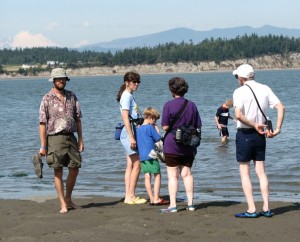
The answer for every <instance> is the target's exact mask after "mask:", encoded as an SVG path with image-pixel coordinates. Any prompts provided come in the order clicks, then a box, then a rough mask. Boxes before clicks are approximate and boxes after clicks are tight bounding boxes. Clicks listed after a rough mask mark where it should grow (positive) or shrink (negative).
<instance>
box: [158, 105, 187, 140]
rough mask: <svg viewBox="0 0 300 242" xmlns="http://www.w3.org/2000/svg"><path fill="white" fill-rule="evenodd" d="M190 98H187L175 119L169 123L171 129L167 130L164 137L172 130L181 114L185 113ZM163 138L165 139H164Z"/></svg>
mask: <svg viewBox="0 0 300 242" xmlns="http://www.w3.org/2000/svg"><path fill="white" fill-rule="evenodd" d="M188 102H189V100H187V99H185V101H184V103H183V105H182V107H181V108H180V110H179V111H178V112H177V113H176V115H175V117H174V119H173V121H172V122H171V123H170V125H169V129H168V130H167V132H166V133H165V135H164V139H165V138H166V137H167V135H168V134H169V133H170V132H171V131H172V129H173V126H174V124H175V123H176V122H177V121H178V119H179V118H180V116H181V114H182V113H183V111H184V109H185V108H186V106H187V104H188ZM164 139H163V141H164Z"/></svg>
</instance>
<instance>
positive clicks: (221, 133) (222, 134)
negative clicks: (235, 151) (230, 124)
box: [220, 127, 229, 137]
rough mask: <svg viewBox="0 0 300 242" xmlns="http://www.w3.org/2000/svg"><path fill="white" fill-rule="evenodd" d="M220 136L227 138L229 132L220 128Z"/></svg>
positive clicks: (224, 128)
mask: <svg viewBox="0 0 300 242" xmlns="http://www.w3.org/2000/svg"><path fill="white" fill-rule="evenodd" d="M220 136H228V137H229V132H228V128H227V127H222V129H221V130H220Z"/></svg>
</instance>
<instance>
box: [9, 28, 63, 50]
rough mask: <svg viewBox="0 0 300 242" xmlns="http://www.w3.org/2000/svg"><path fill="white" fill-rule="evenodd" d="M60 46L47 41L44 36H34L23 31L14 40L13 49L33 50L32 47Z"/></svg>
mask: <svg viewBox="0 0 300 242" xmlns="http://www.w3.org/2000/svg"><path fill="white" fill-rule="evenodd" d="M47 46H58V45H57V44H56V43H54V42H53V41H51V40H50V39H47V38H46V37H45V36H43V35H42V34H36V35H33V34H31V33H29V32H28V31H21V32H20V33H18V34H17V35H16V36H15V37H14V38H13V40H12V44H11V47H12V48H26V47H28V48H32V47H47Z"/></svg>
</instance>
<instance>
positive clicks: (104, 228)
mask: <svg viewBox="0 0 300 242" xmlns="http://www.w3.org/2000/svg"><path fill="white" fill-rule="evenodd" d="M74 202H75V203H76V204H77V205H79V206H81V208H80V209H73V210H70V211H69V212H68V213H67V214H60V213H59V202H58V199H50V200H46V201H45V202H33V201H28V200H15V199H12V200H3V199H0V216H1V221H0V240H3V241H62V242H67V241H165V240H167V241H183V240H187V241H231V242H239V241H272V242H273V241H292V242H293V241H298V240H299V228H300V225H299V223H298V221H299V215H300V203H293V202H271V203H270V207H271V210H272V212H274V213H275V216H273V217H272V218H265V217H260V218H256V219H240V218H235V217H234V214H235V213H239V212H243V211H245V209H246V204H245V203H240V202H233V201H217V202H205V203H200V204H197V203H196V204H195V205H196V208H197V209H196V211H194V212H190V211H187V210H185V205H186V204H185V203H182V202H180V203H178V207H177V209H178V212H177V213H172V214H160V213H159V209H160V208H164V207H161V206H149V204H141V205H127V204H124V203H123V200H122V199H121V198H118V197H102V196H92V197H86V198H74ZM256 205H257V209H258V211H259V209H261V207H262V203H261V202H257V203H256Z"/></svg>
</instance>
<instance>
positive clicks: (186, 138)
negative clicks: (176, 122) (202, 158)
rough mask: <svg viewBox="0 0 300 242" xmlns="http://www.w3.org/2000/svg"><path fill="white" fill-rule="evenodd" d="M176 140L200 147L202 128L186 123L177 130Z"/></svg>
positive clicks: (186, 144)
mask: <svg viewBox="0 0 300 242" xmlns="http://www.w3.org/2000/svg"><path fill="white" fill-rule="evenodd" d="M175 137H176V142H177V143H179V144H182V145H183V146H189V147H198V146H199V145H200V142H201V129H200V128H195V127H194V126H192V125H184V126H182V127H180V128H178V129H177V130H176V134H175Z"/></svg>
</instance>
